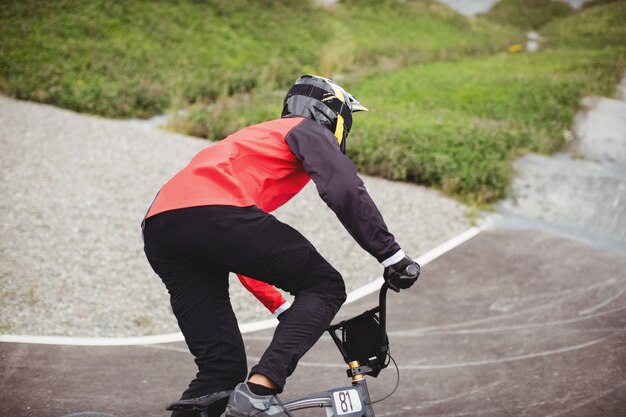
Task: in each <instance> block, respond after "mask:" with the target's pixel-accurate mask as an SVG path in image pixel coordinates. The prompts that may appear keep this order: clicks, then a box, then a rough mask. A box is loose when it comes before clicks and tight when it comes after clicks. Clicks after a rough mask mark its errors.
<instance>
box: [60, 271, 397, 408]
mask: <svg viewBox="0 0 626 417" xmlns="http://www.w3.org/2000/svg"><path fill="white" fill-rule="evenodd" d="M389 288H390V287H389V285H388V284H387V283H386V282H385V283H384V284H383V285H382V287H381V289H380V292H379V297H378V298H379V301H378V306H377V307H375V308H373V309H371V310H367V311H365V312H363V313H361V314H359V315H357V316H354V317H352V318H350V319H347V320H344V321H341V322H340V323H337V324H334V325H331V326H330V327H328V329H327V330H326V331H327V332H328V333H329V334H330V336H331V338H332V339H333V341H334V342H335V345H336V346H337V348H338V349H339V352H340V353H341V355H342V357H343V359H344V361H345V362H346V364H347V365H348V369H347V371H346V373H347V376H348V378H350V379H351V380H352V384H351V385H348V386H344V387H337V388H331V389H329V390H327V391H323V392H318V393H315V394H309V395H305V396H302V397H298V398H294V399H292V400H289V401H286V402H283V406H284V407H285V409H287V410H288V411H289V412H293V411H297V410H303V409H310V408H323V409H324V411H325V412H326V417H375V413H374V408H373V407H372V404H374V403H376V402H380V401H383V400H385V399H387V398H389V397H390V396H391V395H393V393H394V392H395V391H396V389H397V388H398V385H399V383H400V371H399V369H398V367H397V364H396V363H395V361H394V360H393V358H392V357H391V355H390V353H389V340H388V338H387V329H386V327H387V311H386V310H387V309H386V306H387V290H388V289H389ZM392 361H393V363H394V365H395V366H396V371H397V373H398V374H397V375H398V376H397V380H396V386H395V388H394V389H393V390H392V392H391V393H390V394H388V395H387V396H385V397H383V398H381V399H379V400H376V401H371V399H370V395H369V390H368V387H367V381H366V379H365V376H367V375H369V376H371V377H374V378H375V377H377V376H378V374H379V373H380V371H382V370H383V369H385V368H386V367H387V366H388V365H389V364H390V362H392ZM231 392H232V391H220V392H216V393H213V394H210V395H206V396H203V397H200V398H191V399H187V400H178V401H174V402H173V403H171V404H169V405H168V406H167V407H166V410H169V411H192V412H196V413H198V417H207V416H208V411H207V410H208V409H209V407H210V406H211V405H212V404H213V403H215V402H217V401H220V400H223V399H225V398H226V397H228V396H230V393H231ZM64 417H114V416H112V415H111V414H104V413H95V412H81V413H74V414H70V415H66V416H64Z"/></svg>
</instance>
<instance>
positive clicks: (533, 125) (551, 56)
mask: <svg viewBox="0 0 626 417" xmlns="http://www.w3.org/2000/svg"><path fill="white" fill-rule="evenodd" d="M624 52H626V51H624V50H621V52H618V51H613V50H604V51H595V52H593V53H591V52H589V51H584V50H582V51H571V50H551V51H545V52H541V53H536V54H514V55H512V54H508V55H507V54H500V55H497V56H493V57H490V58H481V59H467V60H462V61H460V62H441V63H428V64H424V65H420V66H414V67H408V68H404V69H402V70H398V71H395V72H393V73H385V74H377V75H374V76H371V77H368V78H366V79H363V80H361V81H360V82H359V83H358V84H357V85H355V86H354V90H355V91H358V93H359V96H360V97H359V98H360V99H362V102H363V103H365V104H366V105H367V106H369V107H370V109H372V112H371V113H370V114H364V115H357V116H356V117H355V119H356V120H355V129H354V134H353V136H352V137H351V139H352V140H351V143H349V146H348V150H349V155H350V157H351V158H352V160H353V161H355V163H356V164H357V165H358V166H359V168H360V169H361V171H363V172H367V173H369V174H373V175H379V176H382V177H386V178H391V179H396V180H406V181H413V182H417V183H422V184H427V185H431V186H435V187H438V188H441V189H442V190H444V191H445V192H447V193H450V194H454V195H459V196H461V197H463V198H464V199H465V200H466V201H469V202H475V203H479V204H480V203H485V202H490V201H493V200H495V199H498V198H501V197H503V196H505V194H506V190H507V186H508V183H509V180H510V177H511V175H512V169H511V166H510V160H511V159H512V158H513V157H514V156H516V155H519V154H520V153H523V152H525V151H534V152H541V153H551V152H554V151H555V150H557V149H559V147H560V146H561V145H562V143H563V141H564V138H563V134H564V132H566V131H567V129H568V128H569V126H570V125H571V121H572V118H573V115H574V113H575V111H576V109H577V106H578V103H579V101H580V98H581V97H582V96H583V95H586V94H605V95H607V94H611V93H612V89H613V86H614V83H615V82H616V81H617V80H618V79H619V75H621V71H623V68H624V67H625V66H626V59H625V57H626V55H624Z"/></svg>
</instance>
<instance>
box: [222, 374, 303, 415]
mask: <svg viewBox="0 0 626 417" xmlns="http://www.w3.org/2000/svg"><path fill="white" fill-rule="evenodd" d="M225 417H293V416H292V414H291V413H290V412H289V411H287V410H285V408H284V407H283V403H282V401H280V399H278V397H277V396H276V395H256V394H254V393H252V391H250V388H248V385H247V384H246V383H245V382H242V383H241V384H239V385H237V386H236V387H235V390H234V391H233V392H232V394H230V399H229V400H228V405H227V406H226V414H225Z"/></svg>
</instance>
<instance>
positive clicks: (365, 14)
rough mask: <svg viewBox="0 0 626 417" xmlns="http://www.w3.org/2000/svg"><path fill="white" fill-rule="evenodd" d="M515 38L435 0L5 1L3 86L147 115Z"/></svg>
mask: <svg viewBox="0 0 626 417" xmlns="http://www.w3.org/2000/svg"><path fill="white" fill-rule="evenodd" d="M494 34H495V35H496V37H494ZM514 34H515V32H514V31H511V30H509V29H504V28H501V27H498V26H494V25H477V24H469V23H467V22H466V21H465V19H463V18H461V17H460V16H458V15H455V14H453V13H451V12H450V11H449V10H448V9H445V8H442V7H438V6H435V5H434V3H433V2H430V1H427V2H409V3H400V2H395V1H394V2H387V3H384V2H383V3H377V2H372V3H371V4H364V5H360V4H357V3H355V2H350V3H348V4H346V5H345V6H344V5H338V6H335V7H333V8H331V9H326V8H321V7H314V6H313V5H312V3H311V2H310V1H303V0H280V1H246V0H228V1H227V0H212V1H203V2H197V1H191V0H187V1H185V0H163V1H159V2H149V1H139V0H135V1H125V2H115V1H107V0H94V1H90V2H84V1H79V0H60V1H54V2H42V1H36V0H24V1H19V2H18V1H9V2H3V4H2V5H1V6H0V36H1V38H2V42H1V43H0V90H1V91H2V92H4V93H5V94H9V95H11V96H14V97H18V98H24V99H29V100H36V101H41V102H45V103H51V104H55V105H58V106H61V107H66V108H69V109H73V110H77V111H84V112H89V113H96V114H100V115H103V116H108V117H130V116H134V117H148V116H151V115H155V114H159V113H162V112H164V111H165V110H166V109H168V108H169V107H171V105H172V104H173V103H179V104H180V105H182V104H185V103H191V104H193V103H199V102H203V103H210V102H212V101H214V100H216V99H218V98H222V97H228V96H231V95H234V94H239V93H242V92H249V91H253V90H255V89H257V88H262V89H271V88H275V87H283V88H284V87H286V86H287V85H288V84H289V83H290V82H292V81H293V80H294V79H295V78H296V77H297V76H298V75H299V74H301V73H303V72H313V73H319V74H322V75H331V74H340V73H348V72H354V70H359V71H362V70H367V71H370V70H371V69H372V67H373V66H377V65H386V64H388V62H389V61H392V62H395V63H402V62H416V61H419V60H423V59H425V58H428V59H430V58H433V57H440V56H453V55H455V54H456V55H458V54H462V53H466V52H468V51H471V52H473V53H487V52H489V51H492V50H494V49H497V48H501V47H502V45H503V44H504V42H505V41H502V40H495V39H496V38H497V37H501V38H508V37H513V36H514Z"/></svg>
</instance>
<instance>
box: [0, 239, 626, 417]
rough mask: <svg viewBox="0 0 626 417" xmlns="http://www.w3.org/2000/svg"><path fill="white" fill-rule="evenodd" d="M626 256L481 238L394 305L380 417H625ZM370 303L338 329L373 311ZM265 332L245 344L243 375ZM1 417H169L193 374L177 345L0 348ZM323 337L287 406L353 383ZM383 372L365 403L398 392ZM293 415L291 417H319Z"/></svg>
mask: <svg viewBox="0 0 626 417" xmlns="http://www.w3.org/2000/svg"><path fill="white" fill-rule="evenodd" d="M624 271H626V257H624V255H623V253H619V252H610V251H606V250H600V249H598V248H596V247H593V246H590V245H588V244H585V243H581V242H579V241H576V240H571V239H569V238H565V237H562V236H557V235H555V234H550V233H546V232H542V231H538V230H507V229H503V228H500V229H490V230H485V231H483V232H482V233H480V234H479V235H478V236H476V237H474V238H473V239H471V240H469V241H468V242H466V243H464V244H462V245H461V246H459V247H457V248H455V249H453V250H452V251H450V252H448V253H447V254H445V255H444V256H442V257H440V258H438V259H436V260H434V261H433V262H431V263H429V264H428V265H427V266H426V267H425V268H424V269H423V275H422V278H421V279H420V282H419V283H418V285H416V286H415V287H413V288H412V289H411V290H409V291H405V292H403V293H401V294H395V293H391V294H390V295H389V307H388V310H389V313H388V314H389V327H388V331H389V338H390V342H391V349H392V350H391V351H392V355H393V356H394V358H395V359H396V361H397V362H398V363H399V365H400V373H401V385H400V387H399V389H398V391H397V392H396V393H395V395H393V396H392V397H391V398H390V399H388V400H386V401H384V402H382V403H379V404H376V405H375V410H376V412H377V415H379V416H494V417H495V416H569V417H573V416H580V417H583V416H584V417H590V416H615V417H618V416H625V415H626V314H625V312H626V273H625V272H624ZM376 302H377V298H376V294H372V295H370V296H367V297H365V298H363V299H361V300H358V301H356V302H354V303H352V304H349V305H347V306H345V307H344V308H343V309H342V311H341V312H340V316H339V318H346V317H349V316H351V315H355V314H358V313H360V312H361V311H362V310H365V309H368V308H371V307H372V306H374V305H375V304H376ZM271 335H272V331H271V330H264V331H260V332H255V333H250V334H246V335H244V340H245V342H246V347H247V351H248V356H249V360H250V363H253V362H254V361H255V359H257V358H258V357H259V356H260V355H261V353H262V351H263V349H264V347H265V346H266V345H267V344H268V343H269V340H270V338H271ZM0 355H1V359H0V379H1V380H2V390H1V391H0V416H15V417H21V416H63V415H65V414H68V413H72V412H77V411H84V410H97V411H102V412H108V413H112V414H115V415H117V416H118V417H124V416H128V417H130V416H148V415H149V416H167V415H168V413H167V412H166V411H164V406H165V405H166V404H167V403H168V402H169V401H171V400H174V399H176V398H178V395H179V394H180V392H181V391H182V390H183V389H184V388H185V386H186V384H187V383H188V381H189V379H190V378H191V377H192V376H193V375H194V373H195V365H194V363H193V361H192V358H191V356H190V354H189V353H188V352H187V350H186V347H185V345H184V343H180V342H179V343H168V344H159V345H143V346H141V345H140V346H116V347H84V346H61V345H38V344H21V343H0ZM344 369H345V365H344V364H343V363H342V361H341V357H340V355H339V353H338V352H337V351H336V348H335V346H334V345H333V344H332V341H331V340H330V338H328V337H324V338H323V339H322V340H321V341H320V342H319V343H318V344H317V345H316V346H315V347H314V348H313V349H312V350H311V351H310V352H309V353H308V354H307V355H306V356H305V357H304V358H303V360H302V362H301V363H300V366H299V367H298V369H297V370H296V372H295V373H294V375H293V376H292V377H291V378H290V379H289V384H288V387H287V390H286V391H285V393H284V394H283V397H284V398H286V399H288V398H292V397H294V396H297V395H300V394H304V393H305V392H314V391H322V390H324V389H327V388H329V387H331V386H343V385H348V384H349V380H348V379H347V378H346V377H345V372H344ZM395 377H396V375H395V370H394V369H392V368H388V369H387V370H385V371H383V373H382V374H381V375H380V376H379V377H378V378H377V379H371V380H370V382H369V386H370V390H371V393H372V398H373V399H376V398H380V397H382V396H384V395H385V394H386V393H388V392H389V391H390V390H391V389H392V388H393V386H394V383H395ZM315 413H317V414H314V413H309V412H305V413H303V412H301V413H299V414H298V415H324V413H323V412H322V413H321V414H319V410H315Z"/></svg>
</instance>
